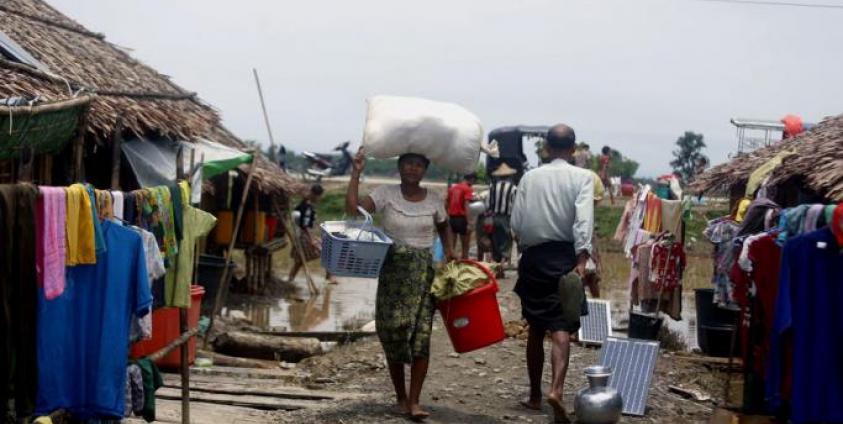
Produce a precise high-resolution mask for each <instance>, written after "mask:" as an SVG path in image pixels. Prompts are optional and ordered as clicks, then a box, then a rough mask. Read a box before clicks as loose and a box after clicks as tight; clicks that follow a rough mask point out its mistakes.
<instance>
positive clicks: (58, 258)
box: [35, 186, 67, 300]
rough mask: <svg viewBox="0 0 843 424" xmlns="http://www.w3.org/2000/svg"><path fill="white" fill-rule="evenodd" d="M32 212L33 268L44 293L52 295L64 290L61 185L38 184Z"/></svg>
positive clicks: (64, 204)
mask: <svg viewBox="0 0 843 424" xmlns="http://www.w3.org/2000/svg"><path fill="white" fill-rule="evenodd" d="M38 189H39V190H40V191H41V195H40V196H38V201H37V203H36V208H35V210H36V212H35V219H36V225H35V237H36V238H35V240H36V241H35V264H36V265H35V268H36V271H37V273H38V283H39V284H40V285H41V286H42V287H44V297H45V298H47V300H52V299H55V298H57V297H59V296H61V294H62V293H64V285H65V279H64V266H65V259H66V257H67V249H66V246H65V231H66V229H65V226H66V224H65V217H66V215H67V194H66V193H65V190H64V188H63V187H43V186H42V187H38Z"/></svg>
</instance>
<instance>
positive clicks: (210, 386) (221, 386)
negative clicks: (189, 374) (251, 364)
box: [164, 376, 362, 400]
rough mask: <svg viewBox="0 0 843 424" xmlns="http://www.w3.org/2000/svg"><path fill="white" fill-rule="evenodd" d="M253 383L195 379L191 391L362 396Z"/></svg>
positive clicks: (169, 379)
mask: <svg viewBox="0 0 843 424" xmlns="http://www.w3.org/2000/svg"><path fill="white" fill-rule="evenodd" d="M251 383H253V384H249V382H247V383H245V384H244V383H243V382H242V381H239V380H235V379H228V380H218V379H213V380H206V381H197V380H196V379H193V381H191V382H190V390H192V391H197V392H205V393H218V394H232V395H237V394H243V395H256V396H270V397H279V398H285V399H304V400H339V399H342V400H345V399H356V398H360V397H361V396H362V395H361V394H357V393H341V392H332V391H328V390H311V389H307V388H304V387H296V386H283V385H273V384H266V382H265V381H262V380H258V381H255V380H251ZM179 384H180V381H179V379H178V378H175V377H173V376H165V377H164V387H170V388H179V387H180V386H179Z"/></svg>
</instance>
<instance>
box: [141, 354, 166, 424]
mask: <svg viewBox="0 0 843 424" xmlns="http://www.w3.org/2000/svg"><path fill="white" fill-rule="evenodd" d="M135 363H136V364H138V366H139V367H140V369H141V375H142V376H143V397H144V406H143V413H142V414H141V415H142V416H143V419H144V420H146V422H150V423H151V422H153V421H155V392H156V391H157V390H158V389H159V388H160V387H162V386H164V379H163V378H162V377H161V372H160V371H158V367H156V366H155V363H153V362H152V361H150V360H149V359H145V358H144V359H139V360H137V361H136V362H135Z"/></svg>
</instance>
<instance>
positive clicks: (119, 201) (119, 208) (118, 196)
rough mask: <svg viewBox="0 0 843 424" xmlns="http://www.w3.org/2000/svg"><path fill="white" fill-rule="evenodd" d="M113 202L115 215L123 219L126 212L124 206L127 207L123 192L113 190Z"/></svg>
mask: <svg viewBox="0 0 843 424" xmlns="http://www.w3.org/2000/svg"><path fill="white" fill-rule="evenodd" d="M111 198H112V201H111V204H112V211H113V213H114V217H115V218H117V219H119V220H123V219H124V213H123V208H124V207H125V199H124V197H123V192H122V191H118V190H112V191H111Z"/></svg>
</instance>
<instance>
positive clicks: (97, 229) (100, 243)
mask: <svg viewBox="0 0 843 424" xmlns="http://www.w3.org/2000/svg"><path fill="white" fill-rule="evenodd" d="M85 189H86V190H87V191H88V199H90V201H91V216H93V221H94V246H95V247H96V254H98V255H99V254H100V253H102V252H105V238H104V237H103V236H102V227H101V226H100V219H98V218H99V212H98V210H97V197H96V193H94V187H93V186H92V185H90V184H86V185H85Z"/></svg>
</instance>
